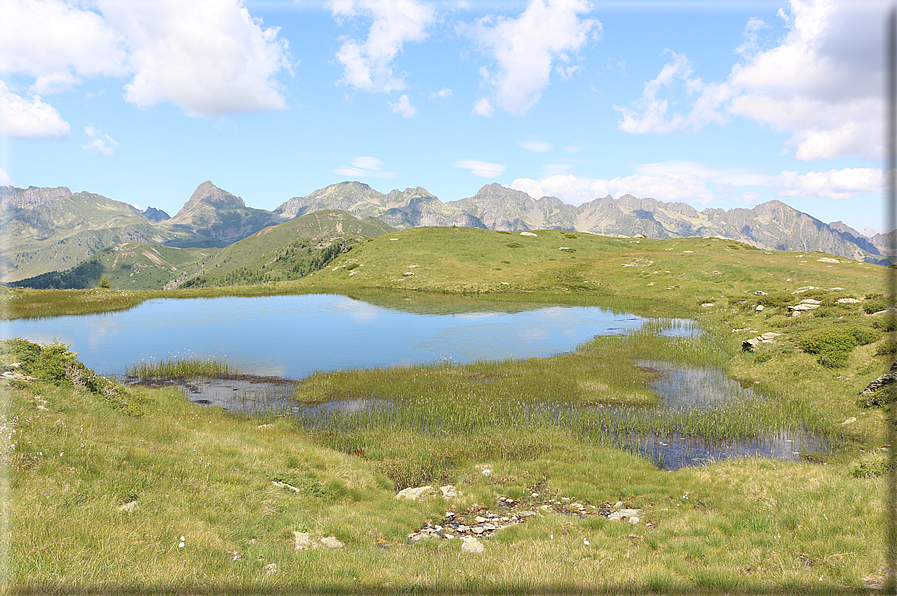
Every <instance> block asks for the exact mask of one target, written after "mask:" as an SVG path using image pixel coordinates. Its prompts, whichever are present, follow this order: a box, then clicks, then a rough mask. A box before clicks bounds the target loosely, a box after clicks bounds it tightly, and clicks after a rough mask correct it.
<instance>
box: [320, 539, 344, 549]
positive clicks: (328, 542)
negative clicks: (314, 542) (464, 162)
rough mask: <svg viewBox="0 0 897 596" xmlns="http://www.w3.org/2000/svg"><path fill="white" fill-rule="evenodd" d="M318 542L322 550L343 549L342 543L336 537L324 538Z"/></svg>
mask: <svg viewBox="0 0 897 596" xmlns="http://www.w3.org/2000/svg"><path fill="white" fill-rule="evenodd" d="M318 542H320V543H321V546H323V547H324V548H330V549H334V550H338V549H341V548H343V543H342V542H340V541H339V539H338V538H337V537H336V536H324V537H323V538H321V539H320V540H318Z"/></svg>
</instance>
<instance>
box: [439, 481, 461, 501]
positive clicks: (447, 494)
mask: <svg viewBox="0 0 897 596" xmlns="http://www.w3.org/2000/svg"><path fill="white" fill-rule="evenodd" d="M439 492H441V493H442V498H443V499H454V498H455V497H457V496H458V491H457V490H455V485H454V484H446V485H445V486H440V487H439Z"/></svg>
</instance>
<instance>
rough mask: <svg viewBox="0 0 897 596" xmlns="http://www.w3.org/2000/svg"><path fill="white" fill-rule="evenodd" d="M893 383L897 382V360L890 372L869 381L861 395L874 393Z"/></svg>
mask: <svg viewBox="0 0 897 596" xmlns="http://www.w3.org/2000/svg"><path fill="white" fill-rule="evenodd" d="M892 383H897V361H895V362H894V364H892V365H891V369H890V370H889V371H888V372H886V373H885V374H883V375H882V376H880V377H878V378H877V379H875V380H874V381H872V382H871V383H869V385H867V386H866V388H865V389H863V391H862V392H861V393H860V395H872V394H874V393H878V392H879V391H880V390H882V389H884V388H885V387H887V386H888V385H891V384H892Z"/></svg>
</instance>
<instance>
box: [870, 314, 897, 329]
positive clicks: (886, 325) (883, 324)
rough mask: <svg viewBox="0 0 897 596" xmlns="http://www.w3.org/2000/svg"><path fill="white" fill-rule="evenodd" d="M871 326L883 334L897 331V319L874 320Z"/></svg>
mask: <svg viewBox="0 0 897 596" xmlns="http://www.w3.org/2000/svg"><path fill="white" fill-rule="evenodd" d="M872 326H873V327H875V328H876V329H880V330H882V331H884V332H888V331H897V319H895V318H894V317H885V318H883V319H875V320H874V321H872Z"/></svg>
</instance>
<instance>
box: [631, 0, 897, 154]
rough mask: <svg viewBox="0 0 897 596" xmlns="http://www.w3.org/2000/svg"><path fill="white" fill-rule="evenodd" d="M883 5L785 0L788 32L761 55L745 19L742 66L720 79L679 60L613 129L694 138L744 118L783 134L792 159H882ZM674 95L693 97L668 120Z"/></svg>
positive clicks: (758, 23) (754, 28)
mask: <svg viewBox="0 0 897 596" xmlns="http://www.w3.org/2000/svg"><path fill="white" fill-rule="evenodd" d="M884 6H885V3H877V2H848V1H847V0H791V2H790V10H789V11H788V12H785V11H784V10H779V13H778V16H779V17H780V18H781V19H782V20H783V21H784V22H785V25H786V27H787V33H786V34H785V36H784V37H783V38H782V39H781V40H779V42H777V45H775V46H773V47H771V48H768V49H763V48H762V47H761V43H760V41H759V35H758V32H759V31H761V30H763V29H764V28H766V27H767V25H766V23H765V22H763V21H762V20H760V19H757V18H752V19H750V20H749V21H748V23H747V26H746V27H745V41H744V43H743V44H742V45H740V46H739V47H738V48H736V53H737V54H738V55H739V56H741V59H740V61H739V62H738V63H736V64H735V65H734V66H733V68H732V70H731V72H730V73H729V75H728V76H727V77H726V79H725V80H723V81H719V82H712V83H705V82H703V81H702V80H701V79H700V78H697V77H693V76H691V75H692V67H691V65H690V63H689V62H688V60H687V58H686V57H685V56H683V55H680V54H676V53H674V52H670V56H672V60H671V61H670V62H669V63H668V64H666V65H665V66H664V67H663V69H662V70H661V72H660V74H659V75H658V76H657V77H656V78H655V79H653V80H652V81H649V82H648V83H646V84H645V88H644V90H643V93H642V97H641V98H640V99H639V100H637V101H636V102H634V103H633V105H632V106H630V107H617V106H615V108H616V109H617V110H618V111H619V112H620V113H621V115H622V120H621V121H620V123H619V128H620V129H621V130H624V131H626V132H631V133H654V134H665V133H672V132H680V131H694V130H698V129H701V128H703V127H704V126H706V125H707V124H709V123H718V124H722V123H725V122H726V121H727V117H729V116H732V115H737V116H742V117H745V118H749V119H752V120H755V121H757V122H760V123H762V124H764V125H767V126H769V127H770V128H771V129H772V130H774V131H776V132H781V133H786V134H789V135H790V139H789V140H788V142H787V144H788V145H789V146H790V147H791V148H792V149H793V151H794V155H795V156H796V157H797V158H798V159H802V160H809V159H818V158H834V157H841V156H845V155H859V156H863V157H872V158H878V157H881V155H882V148H883V144H882V143H883V139H882V134H881V113H882V105H881V86H882V61H881V54H882V51H881V47H882V31H883V27H882V25H881V23H882V22H884V10H883V8H884ZM673 88H676V89H677V90H679V91H684V92H685V93H686V95H687V96H688V97H689V98H690V99H689V102H688V105H689V111H688V112H687V113H670V109H669V103H668V101H667V100H666V99H664V98H663V97H662V96H661V93H662V92H664V91H669V90H672V89H673Z"/></svg>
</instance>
